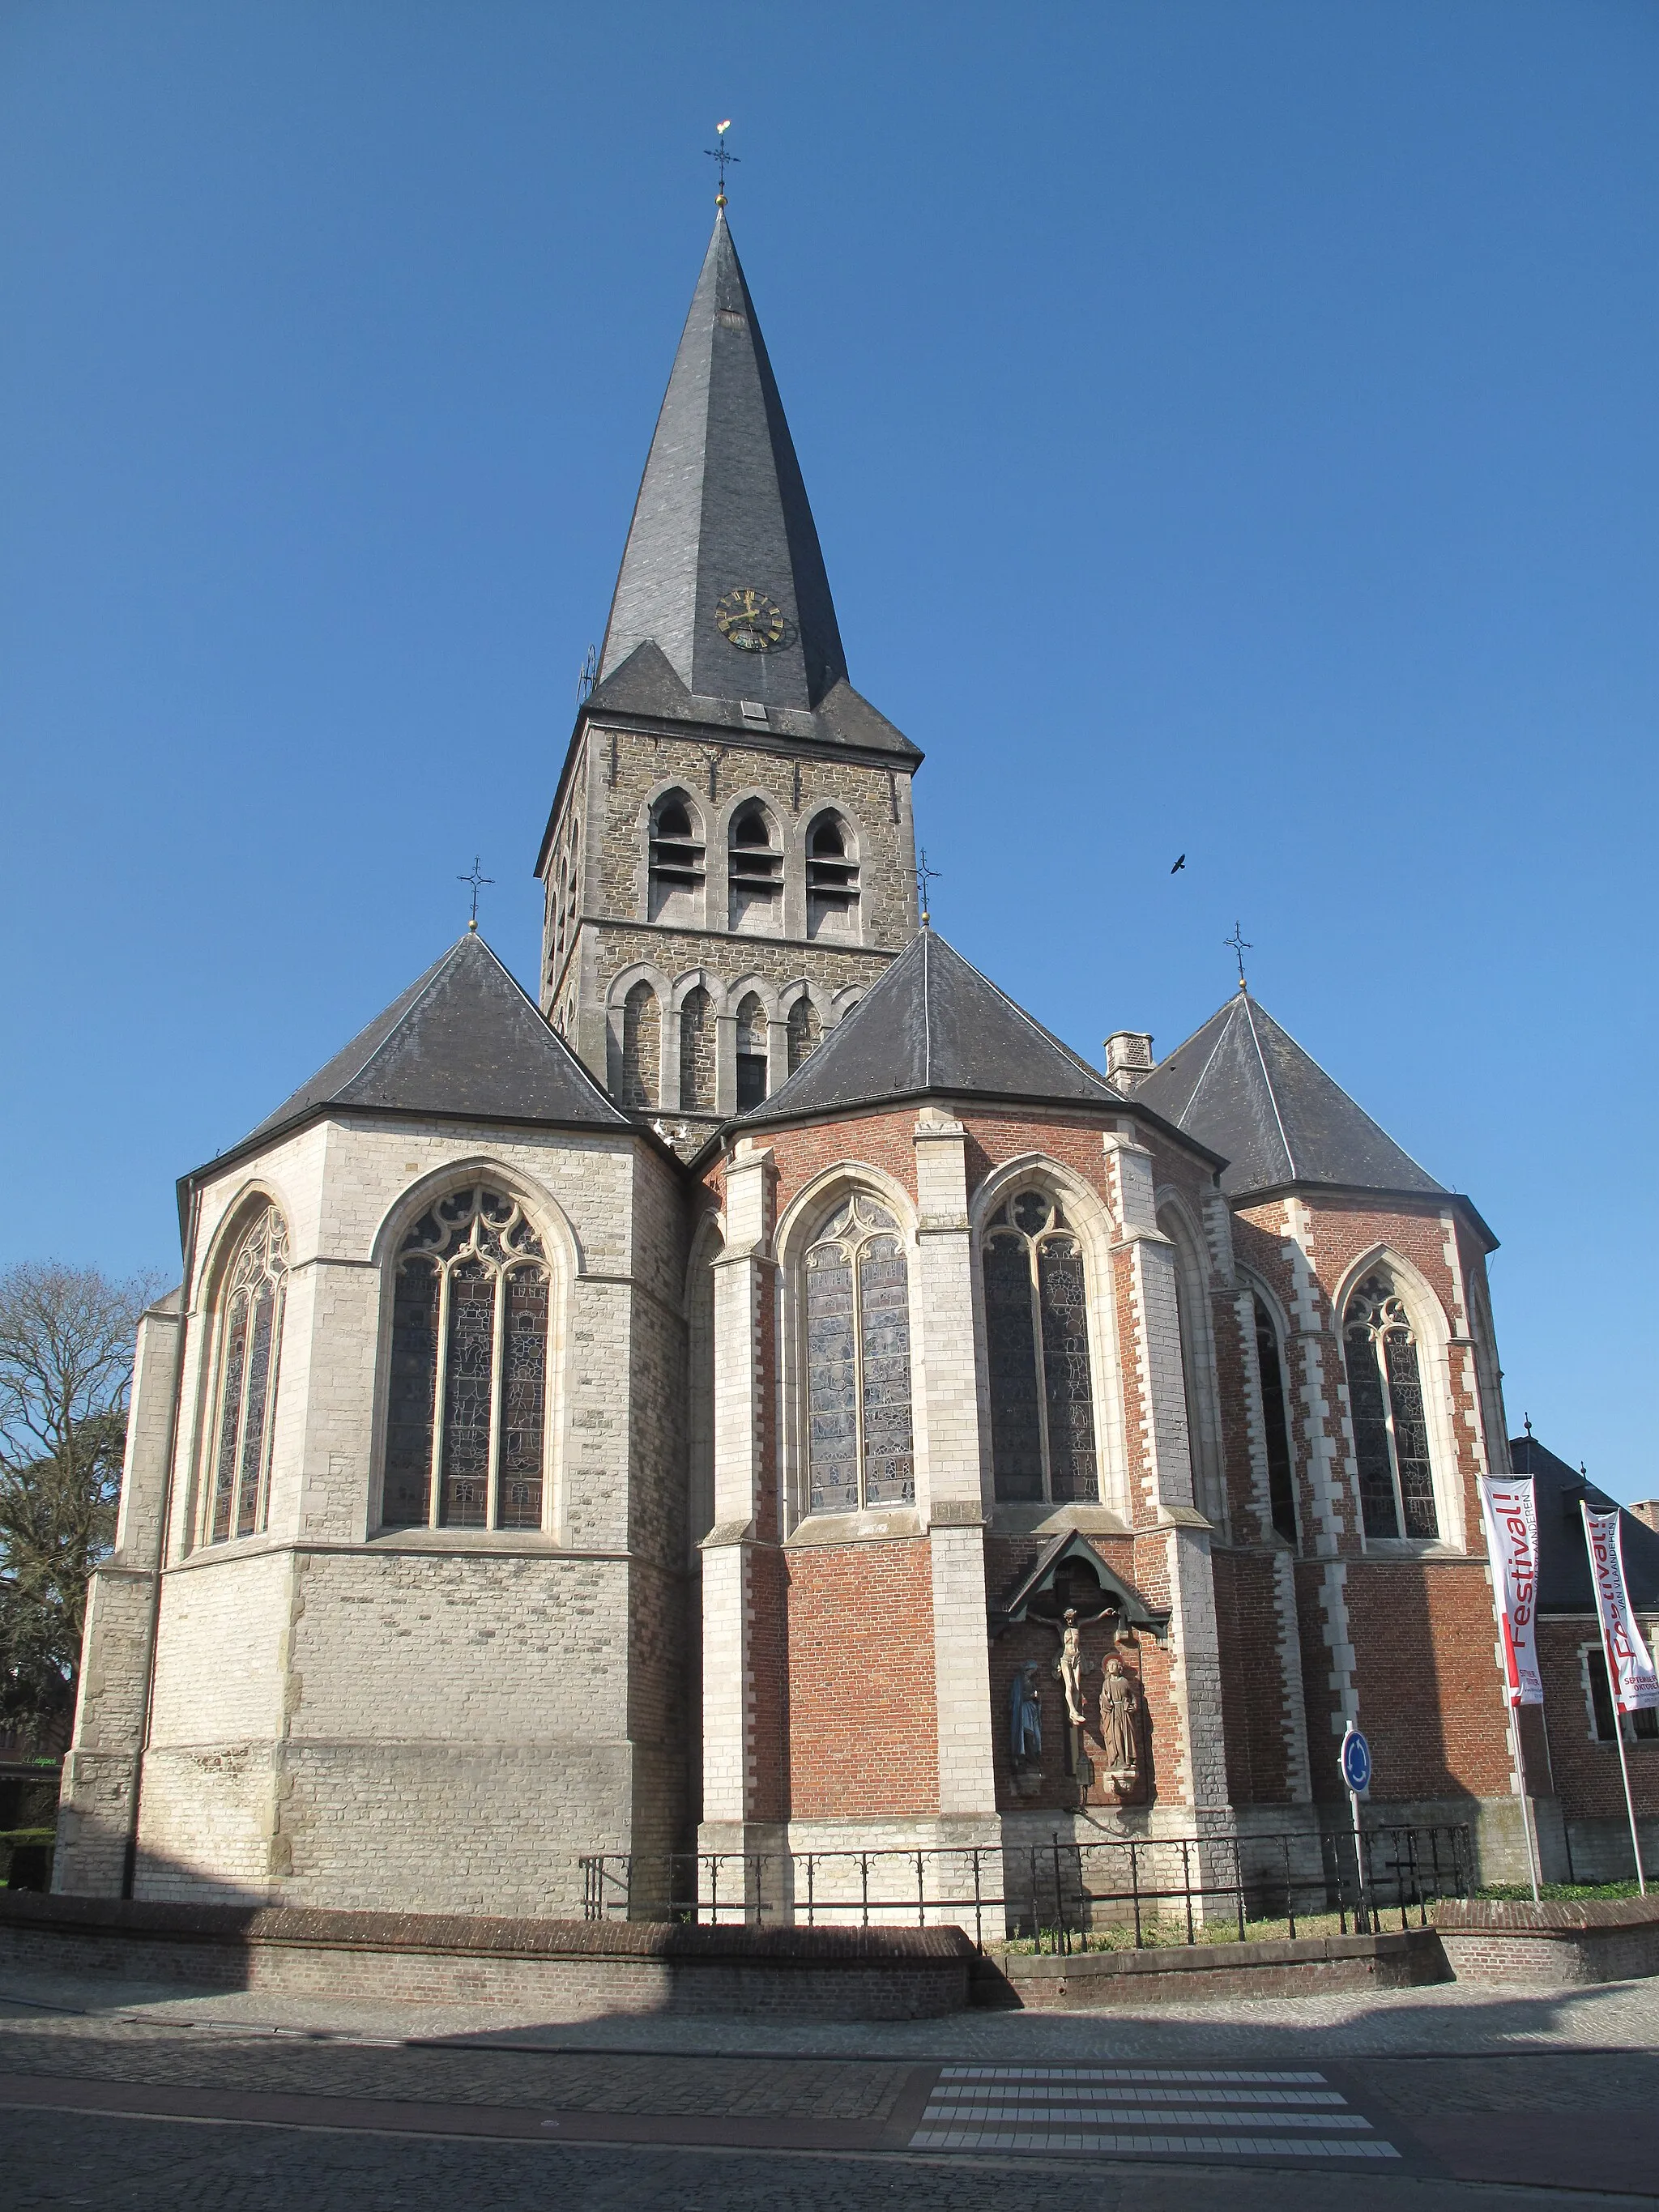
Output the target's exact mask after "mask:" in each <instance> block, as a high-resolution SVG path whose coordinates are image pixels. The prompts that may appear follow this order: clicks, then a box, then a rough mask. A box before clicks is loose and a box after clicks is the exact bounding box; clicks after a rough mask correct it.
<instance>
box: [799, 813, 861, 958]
mask: <svg viewBox="0 0 1659 2212" xmlns="http://www.w3.org/2000/svg"><path fill="white" fill-rule="evenodd" d="M858 920H859V864H858V859H857V855H856V853H855V850H854V844H853V838H852V833H851V831H850V830H849V829H848V827H847V824H846V823H844V822H843V821H842V818H841V817H840V815H839V814H821V815H820V816H819V817H818V818H817V821H816V822H815V823H813V824H812V826H811V829H810V830H808V832H807V836H806V934H807V935H808V936H809V937H856V936H857V934H858Z"/></svg>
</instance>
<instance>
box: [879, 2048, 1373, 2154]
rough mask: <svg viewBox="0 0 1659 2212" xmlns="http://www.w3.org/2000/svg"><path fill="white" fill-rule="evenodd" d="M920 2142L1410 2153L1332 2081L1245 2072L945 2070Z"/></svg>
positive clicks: (999, 2147)
mask: <svg viewBox="0 0 1659 2212" xmlns="http://www.w3.org/2000/svg"><path fill="white" fill-rule="evenodd" d="M1334 2107H1341V2108H1342V2109H1340V2110H1337V2109H1333V2108H1334ZM910 2143H911V2148H912V2149H914V2150H952V2151H963V2150H967V2151H973V2150H981V2151H1011V2150H1012V2151H1083V2152H1091V2153H1092V2154H1094V2155H1095V2156H1096V2157H1097V2158H1099V2157H1106V2158H1110V2157H1125V2158H1146V2157H1153V2158H1158V2157H1163V2158H1195V2157H1210V2156H1214V2155H1218V2154H1219V2155H1222V2156H1228V2157H1233V2158H1338V2159H1377V2158H1398V2157H1399V2155H1400V2154H1399V2152H1398V2151H1397V2150H1396V2149H1395V2147H1394V2145H1393V2144H1392V2143H1390V2142H1383V2140H1382V2138H1381V2137H1380V2136H1376V2134H1375V2133H1373V2131H1372V2129H1371V2124H1370V2121H1369V2120H1368V2119H1367V2118H1365V2116H1364V2113H1363V2112H1353V2111H1351V2110H1349V2109H1347V2100H1346V2098H1345V2097H1344V2096H1343V2095H1342V2093H1341V2092H1340V2090H1337V2089H1333V2088H1332V2087H1330V2085H1329V2083H1328V2081H1327V2080H1326V2077H1325V2076H1324V2075H1322V2074H1319V2073H1316V2072H1313V2071H1310V2070H1301V2069H1298V2070H1296V2071H1291V2070H1288V2069H1250V2068H1243V2067H1241V2068H1231V2069H1226V2068H1219V2067H1212V2068H1199V2067H1174V2066H968V2065H953V2066H944V2067H941V2068H940V2069H939V2075H938V2077H937V2079H936V2080H935V2081H934V2084H933V2089H932V2091H931V2093H930V2094H929V2097H928V2100H927V2110H926V2111H925V2112H923V2114H922V2116H921V2124H920V2125H919V2126H918V2128H917V2129H916V2131H915V2134H914V2135H913V2136H912V2137H911V2139H910Z"/></svg>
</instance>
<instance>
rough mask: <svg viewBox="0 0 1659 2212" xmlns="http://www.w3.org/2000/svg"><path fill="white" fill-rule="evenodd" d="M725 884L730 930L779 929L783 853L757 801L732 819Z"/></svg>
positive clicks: (742, 809) (761, 806)
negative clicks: (729, 906)
mask: <svg viewBox="0 0 1659 2212" xmlns="http://www.w3.org/2000/svg"><path fill="white" fill-rule="evenodd" d="M726 882H727V890H728V893H729V897H730V904H731V915H732V919H731V927H732V928H733V929H743V930H766V931H774V930H781V928H782V927H783V851H782V848H781V845H780V843H779V842H778V833H777V829H776V826H775V823H774V822H773V820H772V817H771V816H770V815H769V813H768V812H767V811H766V809H765V807H763V805H761V803H760V801H759V799H750V801H749V803H748V805H746V806H740V807H739V808H738V811H737V812H736V813H735V814H734V815H733V816H732V835H731V842H730V849H729V851H728V853H727V855H726Z"/></svg>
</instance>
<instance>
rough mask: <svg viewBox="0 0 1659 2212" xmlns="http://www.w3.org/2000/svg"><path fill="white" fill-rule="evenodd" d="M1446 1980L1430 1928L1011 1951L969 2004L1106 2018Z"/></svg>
mask: <svg viewBox="0 0 1659 2212" xmlns="http://www.w3.org/2000/svg"><path fill="white" fill-rule="evenodd" d="M1450 1978H1451V1974H1450V1970H1449V1967H1448V1966H1447V1963H1446V1958H1445V1954H1443V1951H1442V1949H1441V1948H1440V1942H1439V1938H1438V1937H1437V1936H1436V1934H1435V1932H1434V1930H1433V1929H1431V1928H1413V1929H1408V1930H1407V1931H1406V1932H1405V1933H1404V1934H1398V1933H1396V1934H1392V1935H1383V1936H1298V1937H1297V1940H1296V1942H1289V1941H1288V1940H1287V1941H1285V1942H1269V1943H1185V1944H1178V1945H1177V1944H1170V1945H1164V1944H1159V1945H1158V1946H1156V1947H1155V1948H1152V1949H1150V1950H1146V1951H1084V1952H1073V1954H1071V1955H1070V1956H1069V1957H1064V1958H1054V1957H1050V1956H1048V1954H1044V1955H1042V1956H1041V1957H1034V1956H1031V1955H1029V1954H1021V1953H1010V1954H1005V1955H1004V1956H1002V1957H1000V1958H999V1959H998V1960H996V1962H995V1964H994V1965H993V1964H992V1963H991V1962H990V1961H989V1960H986V1961H983V1962H982V1963H981V1966H980V1967H979V1969H978V1971H977V1972H976V1973H975V1980H974V2002H975V2003H976V2004H985V2005H1025V2006H1030V2007H1033V2008H1037V2009H1040V2010H1047V2009H1048V2008H1065V2009H1066V2010H1078V2011H1103V2010H1106V2009H1109V2008H1110V2007H1112V2006H1114V2005H1146V2004H1206V2003H1208V2002H1211V2001H1212V1999H1214V1998H1218V1997H1293V1996H1311V1995H1312V1994H1313V1993H1314V1992H1315V1991H1316V1990H1329V1989H1352V1988H1355V1987H1358V1986H1362V1985H1365V1984H1369V1985H1370V1987H1372V1988H1374V1989H1407V1988H1413V1987H1415V1986H1417V1985H1418V1984H1421V1983H1424V1982H1444V1981H1449V1980H1450Z"/></svg>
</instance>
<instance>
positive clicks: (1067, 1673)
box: [1054, 1607, 1084, 1728]
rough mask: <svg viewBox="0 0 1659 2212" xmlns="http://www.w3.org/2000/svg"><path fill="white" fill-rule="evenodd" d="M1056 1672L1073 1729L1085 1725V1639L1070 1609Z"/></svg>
mask: <svg viewBox="0 0 1659 2212" xmlns="http://www.w3.org/2000/svg"><path fill="white" fill-rule="evenodd" d="M1054 1672H1055V1673H1056V1674H1058V1675H1059V1677H1060V1685H1061V1686H1062V1688H1063V1689H1064V1690H1065V1692H1066V1718H1067V1719H1068V1720H1069V1721H1070V1722H1071V1723H1072V1726H1073V1728H1081V1727H1082V1726H1083V1724H1084V1713H1083V1637H1082V1633H1081V1632H1080V1630H1079V1627H1078V1625H1077V1614H1076V1613H1074V1612H1073V1611H1072V1610H1071V1608H1070V1607H1067V1609H1066V1626H1065V1627H1064V1628H1063V1629H1062V1630H1061V1632H1060V1664H1059V1665H1058V1666H1057V1667H1056V1668H1055V1669H1054Z"/></svg>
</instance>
